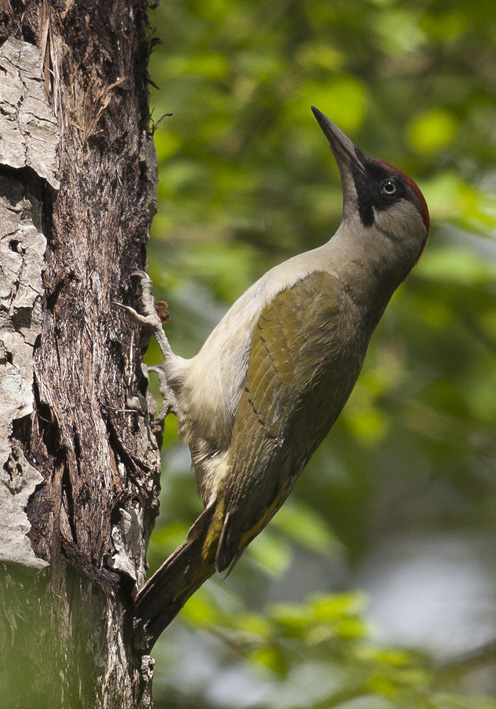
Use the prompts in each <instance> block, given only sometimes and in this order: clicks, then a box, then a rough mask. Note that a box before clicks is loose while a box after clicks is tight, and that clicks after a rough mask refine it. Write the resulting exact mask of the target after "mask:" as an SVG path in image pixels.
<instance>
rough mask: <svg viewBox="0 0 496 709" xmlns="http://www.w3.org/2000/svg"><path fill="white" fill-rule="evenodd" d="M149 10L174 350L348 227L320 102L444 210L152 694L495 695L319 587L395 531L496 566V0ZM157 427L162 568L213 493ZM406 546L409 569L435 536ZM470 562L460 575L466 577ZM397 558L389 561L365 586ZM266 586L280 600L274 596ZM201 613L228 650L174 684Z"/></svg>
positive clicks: (238, 0)
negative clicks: (283, 485) (340, 391)
mask: <svg viewBox="0 0 496 709" xmlns="http://www.w3.org/2000/svg"><path fill="white" fill-rule="evenodd" d="M151 19H152V23H154V24H155V25H156V27H157V34H158V35H159V36H160V37H161V38H162V39H163V44H162V45H161V46H160V47H159V48H157V49H156V50H155V52H154V54H153V56H152V67H151V69H152V72H151V73H152V79H153V81H154V82H155V83H156V84H158V85H159V87H160V90H159V91H155V92H153V103H154V106H155V108H154V118H155V120H158V118H159V117H160V116H161V115H162V114H164V113H169V112H172V113H173V116H172V117H168V118H164V120H163V121H162V122H161V123H160V125H159V127H158V128H157V130H156V133H155V138H156V145H157V152H158V158H159V170H160V187H159V213H158V215H157V217H156V219H155V221H154V227H153V239H152V242H151V249H150V272H151V275H152V278H153V280H154V283H155V284H156V286H157V295H159V297H163V298H165V299H166V300H167V301H168V303H169V306H170V312H171V316H172V322H171V323H170V325H167V328H168V335H169V338H170V340H171V343H172V345H173V347H174V349H175V351H177V352H178V353H179V354H183V355H184V356H190V355H192V354H194V353H195V352H196V351H197V350H198V348H199V347H200V346H201V344H202V342H203V340H204V339H205V337H206V336H207V335H208V333H209V332H210V330H211V328H212V326H213V325H214V324H215V323H216V322H217V321H218V319H219V318H220V317H221V315H222V313H223V312H224V310H225V309H226V308H227V307H228V305H229V304H230V303H232V302H233V301H234V300H235V298H236V297H237V296H238V295H240V294H241V293H242V292H243V291H244V290H245V289H246V288H247V286H248V285H250V284H251V283H252V282H253V281H254V280H255V279H256V278H257V277H258V276H259V275H261V274H262V273H263V272H265V271H266V270H267V269H268V268H269V267H271V266H272V265H274V264H275V263H278V262H280V261H281V260H283V259H284V258H287V257H289V256H291V255H293V254H294V253H297V252H299V251H302V250H304V249H308V248H312V247H314V246H317V245H319V244H321V243H323V242H324V241H326V240H327V239H328V237H329V235H330V234H332V233H333V231H334V229H335V228H336V226H337V224H338V222H339V219H340V212H341V187H340V184H339V177H338V173H337V170H336V168H335V165H334V164H333V160H332V157H331V155H330V154H329V151H328V149H327V146H326V142H325V139H324V138H323V136H322V134H321V131H320V129H319V128H318V126H317V125H316V123H315V121H314V118H313V116H312V114H311V112H310V109H309V107H310V104H314V105H316V106H317V107H318V108H320V109H321V110H322V111H324V112H325V113H326V114H328V115H329V117H330V118H332V119H333V120H335V121H336V122H337V123H338V125H340V127H341V128H343V130H345V131H346V132H348V133H349V134H350V137H351V138H352V139H354V140H355V141H356V142H357V144H359V145H360V147H361V148H362V149H363V150H364V151H366V152H367V153H369V154H372V155H378V156H380V157H382V158H383V159H385V160H387V161H388V162H391V163H393V164H396V165H398V167H400V168H401V169H403V170H404V171H406V172H407V173H408V174H410V175H412V177H414V178H415V179H416V181H418V183H419V184H420V186H421V188H422V190H423V191H424V194H425V196H426V198H427V201H428V203H429V207H430V211H431V217H432V231H431V236H430V239H429V242H428V245H427V248H426V251H425V253H424V255H423V256H422V259H421V261H420V263H419V265H418V266H417V268H416V269H415V271H414V273H413V274H412V276H411V277H410V278H409V280H408V281H407V283H406V284H405V285H404V286H403V287H402V288H401V289H400V291H399V292H398V293H397V295H396V296H395V297H394V299H393V302H392V303H391V305H390V307H389V308H388V310H387V312H386V315H385V317H384V319H383V321H382V323H381V325H380V326H379V328H378V331H377V333H376V334H375V336H374V340H373V343H372V346H371V348H370V351H369V355H368V357H367V361H366V364H365V367H364V371H363V373H362V376H361V378H360V380H359V383H358V385H357V387H356V389H355V391H354V393H353V395H352V397H351V399H350V401H349V403H348V405H347V407H346V409H345V411H344V412H343V414H342V416H341V418H340V420H339V421H338V423H337V424H336V426H335V428H334V430H333V432H332V433H331V435H330V436H329V438H328V440H327V441H325V443H324V444H323V445H322V446H321V448H320V449H319V451H318V452H317V454H316V455H315V456H314V459H313V461H312V463H311V464H310V465H309V466H308V469H307V470H306V472H305V474H304V475H303V477H302V479H301V481H300V482H299V483H298V485H297V487H296V490H295V492H294V493H293V495H292V497H291V499H290V500H289V501H288V502H287V503H286V504H285V506H284V507H283V509H282V510H281V511H280V512H279V513H278V515H276V517H275V519H274V520H273V522H272V523H271V524H270V525H269V527H268V528H267V530H265V531H264V532H263V534H262V535H260V537H259V538H257V540H255V542H254V543H253V544H252V545H251V547H250V548H249V549H248V551H247V553H246V554H245V555H244V557H243V558H242V560H241V561H240V563H239V564H238V566H237V567H236V569H235V570H234V571H233V572H232V574H231V575H230V577H229V579H228V580H227V581H225V582H223V581H221V580H213V581H211V582H209V583H208V584H207V585H206V587H204V588H203V589H202V590H201V591H200V592H199V593H197V594H196V595H195V597H194V598H193V599H191V601H190V602H189V603H188V605H187V607H186V609H185V611H184V614H183V618H184V620H185V621H186V623H187V627H195V628H196V629H197V630H196V632H195V635H194V636H190V635H188V633H189V631H188V630H185V626H184V624H183V625H182V624H181V621H178V622H177V623H175V624H174V625H173V626H172V628H171V630H170V631H169V632H168V633H167V634H166V636H165V638H164V640H163V644H162V645H161V646H160V648H159V652H162V653H164V655H163V657H164V658H165V659H164V660H163V662H162V663H159V667H160V668H161V669H159V677H158V680H157V683H156V692H157V706H160V703H159V699H158V698H159V696H160V693H161V692H162V691H163V693H164V696H166V697H167V699H166V700H165V702H166V703H165V704H164V705H163V706H167V707H173V706H176V705H177V706H195V707H202V706H210V707H212V706H233V707H234V706H254V707H255V706H257V707H274V708H276V707H332V706H340V707H345V708H346V709H365V708H367V709H374V708H375V707H377V708H378V709H383V708H387V709H389V707H400V708H401V707H405V708H407V709H408V708H410V707H412V708H416V707H422V708H423V707H429V708H431V707H432V708H434V709H437V708H439V709H441V708H443V709H451V708H453V709H454V708H455V707H464V708H466V709H468V708H473V709H476V708H477V709H479V708H480V709H488V708H489V707H495V706H496V702H495V701H494V700H493V699H487V700H483V699H477V698H475V697H476V696H478V695H480V694H483V693H484V691H486V689H485V688H486V686H487V687H489V689H488V690H487V691H488V693H490V691H492V692H493V694H494V693H496V690H495V689H494V684H492V685H491V683H489V685H487V684H486V683H483V684H482V685H481V686H479V684H478V682H477V681H476V680H473V679H472V680H470V677H471V676H472V675H471V674H470V671H467V672H464V673H463V675H460V676H455V678H453V676H452V675H450V681H449V682H445V684H443V681H444V680H443V677H445V675H444V674H443V673H442V672H439V671H437V670H436V669H435V667H434V664H433V663H432V662H431V661H430V660H429V659H428V656H427V653H426V651H425V650H424V651H422V653H420V654H419V653H411V652H406V651H402V650H388V649H385V648H384V647H382V646H381V645H378V644H377V643H376V641H375V639H374V638H375V635H374V634H371V633H370V632H369V631H368V629H367V627H366V625H365V624H364V621H363V618H364V617H365V616H366V615H367V611H366V610H365V607H364V606H363V605H362V601H361V600H360V599H361V596H356V595H353V594H349V593H345V594H344V595H338V596H332V595H331V596H328V597H327V596H326V597H320V598H318V597H315V598H311V599H310V600H309V601H305V600H304V598H305V595H306V594H307V593H308V592H311V591H316V590H320V591H327V590H329V589H332V590H336V591H342V590H343V589H353V588H355V587H356V586H357V584H360V582H361V581H360V579H361V578H362V577H361V576H360V573H361V572H360V570H361V569H363V568H365V567H366V566H367V564H368V563H372V562H371V561H370V560H372V559H376V558H377V557H376V556H374V553H375V552H376V550H377V549H378V548H384V547H386V549H388V550H389V552H388V557H389V558H391V557H393V556H394V555H393V552H392V547H393V546H394V544H395V543H396V542H397V540H398V539H399V538H400V537H401V538H402V539H404V538H407V539H408V540H409V543H411V544H414V542H415V540H418V539H419V538H425V539H433V538H434V537H436V535H444V536H445V537H446V538H449V539H451V540H458V539H463V540H464V541H463V543H464V544H474V546H473V547H471V548H472V549H473V552H472V554H471V555H470V554H469V556H472V557H477V559H478V563H480V568H481V569H482V570H483V571H482V573H483V574H485V575H486V576H487V577H488V578H489V579H491V582H490V583H492V585H494V580H496V569H495V568H494V561H493V558H492V557H493V556H494V555H493V554H491V553H489V552H488V549H490V548H491V546H493V545H494V543H495V541H496V516H495V514H494V509H495V502H496V475H495V472H496V466H495V463H494V459H495V452H496V434H495V428H494V421H495V420H496V358H495V356H494V353H495V351H496V315H495V306H494V303H495V294H496V287H495V286H496V242H495V240H494V233H495V226H496V222H495V220H496V198H495V189H494V186H495V178H494V175H495V171H494V165H495V161H494V105H495V98H496V96H495V94H496V84H495V81H494V66H495V64H496V50H495V49H494V47H495V39H496V11H495V9H494V3H493V2H492V1H491V2H490V1H489V0H477V1H476V2H475V3H470V4H469V3H461V2H460V1H459V0H439V1H433V0H413V1H412V2H409V3H405V2H401V1H400V0H355V1H354V2H350V1H349V0H333V2H330V1H329V2H322V1H321V0H306V2H300V3H295V2H287V1H286V0H270V1H269V0H255V1H250V0H229V2H228V1H227V0H202V1H200V0H181V2H179V0H163V2H162V5H161V7H160V8H159V9H158V10H157V11H156V12H155V13H154V14H153V15H152V18H151ZM149 357H150V361H158V359H159V354H158V352H157V351H156V350H151V351H150V353H149ZM165 444H166V445H165V449H166V456H167V460H166V464H165V466H164V467H165V469H166V470H167V471H168V473H169V474H168V477H167V479H166V480H165V481H164V491H163V498H162V513H161V517H160V520H159V523H158V525H157V529H156V531H155V534H154V537H153V538H152V545H151V549H150V560H151V564H152V566H153V567H156V566H157V565H158V564H159V563H160V561H161V560H162V559H163V558H164V557H165V556H166V555H167V553H169V552H170V551H171V550H172V549H173V548H174V547H175V546H176V545H177V544H178V543H179V542H180V541H182V539H183V538H184V534H185V531H186V530H187V528H188V525H189V524H190V523H191V521H192V520H193V519H194V517H195V515H196V514H197V513H198V511H199V509H200V504H199V501H198V499H197V497H196V494H195V488H194V482H193V480H192V475H191V472H190V471H189V469H188V466H189V459H188V456H187V453H185V452H184V451H183V450H181V449H180V448H179V446H178V444H177V439H176V438H175V423H174V421H172V420H171V421H168V422H167V427H166V434H165ZM449 535H451V536H449ZM436 538H437V537H436ZM474 540H482V541H481V543H479V542H477V544H475V541H474ZM453 543H454V541H453ZM415 549H416V551H414V552H412V556H411V558H410V557H408V555H407V556H406V558H405V559H404V568H408V563H411V564H413V563H414V561H415V559H416V558H417V557H418V556H419V555H420V554H423V553H425V549H424V548H423V547H422V549H424V551H422V550H421V549H420V547H416V548H415ZM446 553H447V557H446V558H445V557H442V558H439V560H438V565H439V568H441V567H442V565H443V563H444V561H446V559H447V558H448V557H449V553H448V552H446ZM464 563H465V562H464V560H463V559H462V558H460V560H459V564H460V574H459V580H460V583H461V582H462V581H463V579H464V578H468V577H469V575H470V571H467V570H466V568H465V566H464ZM387 568H389V567H387V566H384V567H382V566H380V565H379V566H378V567H377V568H375V574H374V579H375V581H374V582H378V581H379V580H380V579H381V577H382V576H384V575H385V574H386V573H387ZM401 568H403V567H401ZM300 576H301V578H300ZM374 582H373V583H374ZM431 582H432V579H430V578H420V579H418V578H417V579H416V581H415V582H414V584H413V585H414V587H415V589H416V591H418V590H419V589H420V588H423V587H424V586H426V587H428V588H429V586H430V585H431ZM373 583H372V584H371V587H373ZM474 584H475V585H477V583H476V581H474ZM455 585H456V584H455ZM477 588H479V591H478V592H477V593H479V595H477V593H476V592H474V593H475V595H473V596H472V597H471V599H470V603H469V605H471V606H476V607H478V608H479V607H480V609H482V607H484V608H486V607H487V604H489V607H490V609H489V610H488V612H487V613H488V614H487V616H484V617H487V618H489V617H490V616H491V613H492V614H493V615H494V607H495V603H494V599H493V598H491V600H490V601H488V600H487V598H486V597H485V596H483V594H482V590H481V587H480V586H478V587H477ZM446 593H447V591H446ZM268 596H269V597H270V598H273V599H274V600H279V604H276V605H273V606H269V607H268V608H265V601H266V598H267V597H268ZM417 596H418V593H415V594H414V597H413V598H410V599H409V602H410V603H411V604H412V614H413V612H414V611H416V610H418V608H417V607H416V606H415V597H417ZM444 601H445V603H446V604H449V598H445V599H444ZM289 603H290V604H291V605H287V604H289ZM281 604H282V605H281ZM484 604H486V606H484ZM406 611H407V608H405V612H406ZM480 612H481V613H482V610H481V611H480ZM487 622H488V623H489V621H487ZM455 626H457V627H458V621H455ZM198 628H203V629H204V630H205V637H207V635H209V636H212V635H213V636H215V638H216V642H217V644H216V645H215V647H214V648H213V649H212V648H210V647H209V646H208V642H207V641H205V642H206V643H207V645H205V648H206V649H205V658H206V657H207V656H208V657H209V660H210V661H211V662H213V659H212V658H214V657H215V658H217V659H216V662H217V664H216V665H215V668H216V669H215V671H214V670H212V672H211V674H210V679H205V680H204V683H203V685H202V686H201V688H198V686H196V685H195V687H196V688H195V689H194V688H193V685H194V683H193V682H190V683H189V685H188V683H182V684H181V682H180V681H179V679H178V678H180V677H181V676H186V674H187V673H186V667H187V665H188V662H190V660H184V662H183V663H182V664H181V662H180V660H179V659H178V658H179V655H181V653H180V650H179V648H180V647H182V644H181V643H183V642H184V648H185V651H184V657H185V658H186V657H187V658H191V655H192V648H193V647H194V646H195V643H197V642H199V641H198V632H199V631H198ZM207 629H208V631H207ZM184 633H186V635H185V636H184ZM455 634H456V633H455V632H454V631H453V636H454V635H455ZM473 634H474V636H475V634H476V631H475V630H474V631H473ZM184 638H185V639H184ZM405 642H406V641H405ZM419 642H420V640H419ZM445 650H446V654H447V655H450V653H451V655H453V652H454V651H452V649H451V648H450V647H446V648H445ZM174 651H175V658H176V664H174V661H173V660H172V659H171V655H170V654H169V655H168V654H167V653H173V652H174ZM441 654H442V653H441ZM233 656H236V660H234V659H233ZM483 657H484V660H483V661H484V662H486V661H487V658H486V656H485V655H484V656H483ZM167 658H168V659H167ZM205 662H206V659H205ZM481 662H482V661H481ZM493 662H494V658H493ZM233 663H234V664H236V663H237V664H236V667H237V666H238V664H239V665H241V666H242V667H243V668H244V669H243V672H248V673H250V672H253V671H254V672H255V674H250V675H249V676H250V678H251V680H250V681H251V682H252V684H253V685H255V686H260V687H261V688H265V689H264V690H263V691H262V689H261V690H260V691H261V694H260V695H259V696H258V698H256V699H249V698H246V700H245V702H244V703H243V701H241V700H240V699H239V697H238V699H236V697H235V694H236V693H234V694H232V695H231V696H230V699H226V698H225V695H223V696H224V699H223V700H222V701H221V700H220V699H212V697H213V696H217V695H215V692H214V690H215V688H216V687H220V686H221V685H222V682H221V679H219V678H220V677H221V675H222V672H223V671H224V670H225V668H229V667H231V666H232V665H233ZM482 664H483V663H482ZM250 667H252V668H253V667H254V668H256V669H255V670H250V669H249V668H250ZM247 668H248V669H247ZM475 669H480V665H478V664H477V663H476V665H475ZM160 672H162V673H163V674H160ZM222 676H223V675H222ZM473 676H474V677H476V676H477V675H473ZM466 677H468V679H466ZM250 686H251V685H250ZM219 691H220V690H219ZM467 692H469V693H471V695H470V696H471V698H469V697H468V694H467V696H465V695H466V693H467ZM452 693H455V694H456V693H457V694H459V695H460V696H461V697H462V698H460V697H459V698H456V697H453V696H451V694H452ZM250 696H251V695H250ZM247 697H248V695H247ZM250 702H251V703H250Z"/></svg>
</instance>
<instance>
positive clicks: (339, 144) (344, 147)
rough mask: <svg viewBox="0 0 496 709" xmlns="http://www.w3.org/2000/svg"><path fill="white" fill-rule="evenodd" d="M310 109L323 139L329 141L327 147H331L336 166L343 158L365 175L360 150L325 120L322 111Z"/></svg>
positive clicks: (362, 155)
mask: <svg viewBox="0 0 496 709" xmlns="http://www.w3.org/2000/svg"><path fill="white" fill-rule="evenodd" d="M311 108H312V112H313V115H314V116H315V118H316V119H317V122H318V124H319V126H320V127H321V128H322V131H323V133H324V135H325V137H326V138H327V140H328V141H329V145H330V146H331V150H332V152H333V153H334V156H335V158H336V161H337V163H338V165H339V166H340V167H341V165H342V162H343V158H345V161H346V162H347V163H350V162H351V163H352V165H353V166H354V167H356V168H357V170H359V172H361V173H362V174H365V167H364V164H363V160H364V158H365V155H364V154H363V153H362V151H361V150H360V148H357V146H356V145H355V144H354V143H352V141H351V140H350V139H349V138H348V136H347V135H346V134H345V133H343V131H342V130H341V129H340V128H338V127H337V125H336V124H335V123H333V122H332V121H331V120H329V118H327V116H326V115H325V114H324V113H322V111H319V109H318V108H315V106H312V107H311Z"/></svg>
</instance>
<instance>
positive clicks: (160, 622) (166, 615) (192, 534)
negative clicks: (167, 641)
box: [133, 503, 222, 652]
mask: <svg viewBox="0 0 496 709" xmlns="http://www.w3.org/2000/svg"><path fill="white" fill-rule="evenodd" d="M219 508H220V505H219V504H217V503H213V504H211V505H209V506H208V507H207V508H206V509H205V510H204V511H203V512H202V514H201V515H200V516H199V517H198V519H197V520H196V521H195V522H194V524H193V526H192V527H191V528H190V530H189V532H188V536H187V537H186V541H185V542H184V543H183V544H181V546H180V547H178V548H177V549H176V551H175V552H173V553H172V554H171V555H170V556H169V558H168V559H167V560H166V561H165V562H164V563H163V564H162V566H161V567H160V568H159V569H158V571H156V572H155V574H154V575H153V576H152V577H151V579H150V580H149V581H148V582H147V583H146V584H145V586H144V587H143V589H142V590H141V591H140V593H139V594H138V597H137V599H136V604H135V607H134V613H133V615H134V619H133V626H134V638H135V641H136V645H137V646H138V647H139V648H141V649H142V650H144V651H146V652H149V651H150V650H151V648H152V647H153V645H154V644H155V642H156V640H157V638H158V637H159V635H160V634H161V633H162V631H163V630H164V629H165V628H166V627H167V626H168V625H169V623H170V622H171V621H172V620H173V619H174V618H175V617H176V615H177V614H178V613H179V611H180V610H181V608H182V607H183V606H184V604H185V603H186V601H187V600H188V598H189V597H190V596H192V595H193V593H194V592H195V591H196V590H197V589H198V588H199V587H200V586H201V585H202V583H204V581H206V580H207V579H208V578H210V576H211V575H212V574H213V573H214V571H215V554H216V551H217V546H218V541H219V537H220V532H221V529H222V510H221V509H219Z"/></svg>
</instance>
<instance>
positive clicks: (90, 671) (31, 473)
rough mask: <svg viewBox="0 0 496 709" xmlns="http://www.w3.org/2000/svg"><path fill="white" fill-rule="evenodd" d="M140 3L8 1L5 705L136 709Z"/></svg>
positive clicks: (142, 411) (148, 186)
mask: <svg viewBox="0 0 496 709" xmlns="http://www.w3.org/2000/svg"><path fill="white" fill-rule="evenodd" d="M145 11H146V0H109V2H105V3H80V2H75V0H63V2H58V0H26V1H25V2H20V1H19V0H17V1H16V2H14V0H11V1H10V2H5V0H0V41H2V40H5V41H4V42H3V44H2V45H1V46H0V412H1V415H0V657H1V663H0V697H1V699H0V703H1V704H2V707H9V708H10V707H23V708H25V707H30V706H36V707H37V708H38V707H45V706H46V707H50V708H53V707H71V709H72V708H73V707H91V708H92V709H93V708H94V707H124V708H125V707H148V706H151V678H152V674H153V661H152V660H151V658H149V657H147V656H145V657H140V656H139V655H137V654H136V651H135V650H134V649H133V648H132V647H131V644H130V637H129V630H130V628H129V627H128V623H127V616H126V610H127V608H128V607H129V606H130V604H131V602H132V597H133V594H134V593H135V587H138V588H139V587H140V586H141V585H142V584H143V583H144V577H145V552H146V545H147V541H148V537H149V533H150V531H151V528H152V526H153V521H154V518H155V515H156V511H157V502H156V500H157V494H158V485H159V483H158V480H159V471H160V455H159V449H158V446H157V443H156V440H155V437H154V435H153V433H152V431H151V429H150V421H149V415H148V411H147V407H146V385H147V379H146V376H145V374H144V372H143V365H142V349H141V347H140V343H139V341H137V340H136V336H137V333H136V332H135V331H134V330H133V328H132V327H130V325H129V323H127V321H126V318H125V316H123V315H122V314H121V312H120V311H119V309H118V308H116V307H115V305H114V303H115V302H130V303H133V302H134V294H133V284H132V282H131V277H130V274H131V273H132V271H133V270H134V269H136V268H137V267H139V268H143V267H144V266H145V252H146V245H147V241H148V233H149V226H150V221H151V218H152V215H153V213H154V210H155V192H156V164H155V154H154V148H153V141H152V137H151V135H150V131H149V114H148V91H147V85H146V76H147V74H146V72H147V59H148V54H149V48H150V41H149V38H148V37H147V34H146V32H147V24H146V14H145Z"/></svg>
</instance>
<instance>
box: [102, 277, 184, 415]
mask: <svg viewBox="0 0 496 709" xmlns="http://www.w3.org/2000/svg"><path fill="white" fill-rule="evenodd" d="M131 275H132V276H137V277H138V278H139V279H140V283H141V307H140V309H141V311H142V312H141V313H138V312H137V311H136V310H135V309H134V308H131V307H130V306H129V305H123V304H122V303H115V305H117V306H118V307H119V308H120V309H121V310H123V311H124V312H125V313H126V314H127V316H128V317H129V319H130V320H131V322H134V323H136V324H137V325H141V327H142V328H143V329H144V330H146V331H148V333H149V334H150V336H152V337H154V338H155V340H156V341H157V344H158V346H159V348H160V351H161V353H162V356H163V358H164V361H165V362H166V361H167V360H168V359H169V358H170V356H171V355H173V352H172V348H171V346H170V344H169V340H168V339H167V336H166V334H165V332H164V329H163V327H162V324H163V323H164V322H167V320H168V319H169V316H168V313H167V305H166V303H155V299H154V297H153V293H152V281H151V278H150V276H149V275H148V274H147V273H145V272H144V271H141V270H136V271H133V273H132V274H131ZM149 369H150V370H151V371H153V372H156V373H157V375H158V378H159V383H160V395H161V396H162V406H161V407H160V410H159V412H158V414H157V416H156V419H155V423H157V424H158V425H161V424H162V423H163V421H164V419H165V417H166V416H167V414H168V413H170V412H172V413H174V414H177V401H176V397H175V395H174V392H173V391H172V389H171V388H170V386H169V385H168V383H167V377H166V374H165V370H164V368H163V367H160V366H158V367H149Z"/></svg>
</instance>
